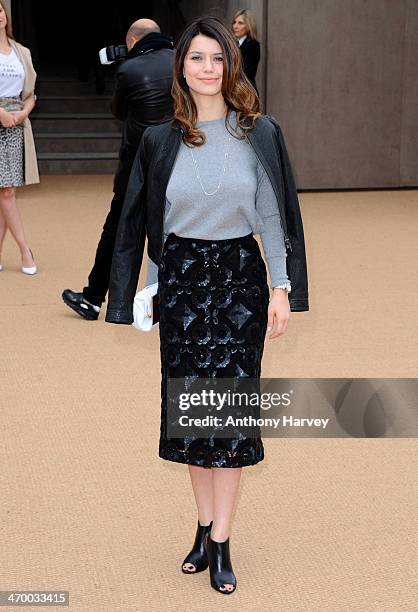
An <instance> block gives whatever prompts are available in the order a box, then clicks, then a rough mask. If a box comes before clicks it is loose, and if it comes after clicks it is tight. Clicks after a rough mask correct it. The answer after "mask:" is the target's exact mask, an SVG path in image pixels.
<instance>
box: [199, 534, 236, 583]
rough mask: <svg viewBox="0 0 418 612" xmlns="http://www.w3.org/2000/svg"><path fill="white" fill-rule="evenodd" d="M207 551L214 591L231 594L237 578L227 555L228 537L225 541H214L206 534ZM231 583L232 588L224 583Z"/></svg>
mask: <svg viewBox="0 0 418 612" xmlns="http://www.w3.org/2000/svg"><path fill="white" fill-rule="evenodd" d="M206 550H207V553H208V562H209V573H210V583H211V585H212V587H213V588H214V589H215V591H218V593H223V594H224V595H231V593H233V592H234V591H235V589H236V588H237V579H236V578H235V574H234V572H233V569H232V565H231V558H230V555H229V538H228V539H227V540H225V542H215V541H214V540H212V538H211V537H210V534H209V536H208V539H207V541H206ZM226 584H232V585H233V587H234V588H233V589H231V590H228V589H229V587H228V588H227V587H226V586H225V585H226Z"/></svg>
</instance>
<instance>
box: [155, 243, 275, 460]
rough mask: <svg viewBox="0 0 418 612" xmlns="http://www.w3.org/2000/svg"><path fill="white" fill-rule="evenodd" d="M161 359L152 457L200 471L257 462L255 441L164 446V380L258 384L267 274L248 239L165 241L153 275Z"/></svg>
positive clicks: (180, 441) (177, 441) (259, 447)
mask: <svg viewBox="0 0 418 612" xmlns="http://www.w3.org/2000/svg"><path fill="white" fill-rule="evenodd" d="M158 298H159V304H160V326H159V327H160V353H161V429H160V445H159V456H160V457H162V458H163V459H167V460H169V461H175V462H178V463H187V464H191V465H199V466H204V467H241V466H246V465H253V464H255V463H258V462H259V461H262V460H263V458H264V448H263V443H262V440H261V438H260V437H258V438H245V437H243V436H242V435H239V436H237V438H220V437H218V438H216V437H214V436H212V437H208V438H198V437H192V436H189V437H187V438H186V437H185V438H167V433H166V432H167V379H168V378H184V377H191V378H197V377H204V378H211V377H216V378H242V377H250V378H259V377H260V373H261V359H262V356H263V348H264V337H265V333H266V328H267V309H268V303H269V290H268V285H267V272H266V266H265V264H264V260H263V258H262V257H261V253H260V249H259V246H258V243H257V241H256V240H255V238H254V236H253V235H252V234H248V235H247V236H243V237H241V238H232V239H229V240H200V239H193V238H182V237H179V236H176V235H175V234H169V236H168V237H167V239H166V241H165V243H164V248H163V254H162V261H161V265H160V267H159V271H158Z"/></svg>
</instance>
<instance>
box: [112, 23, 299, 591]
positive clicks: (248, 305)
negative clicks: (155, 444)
mask: <svg viewBox="0 0 418 612" xmlns="http://www.w3.org/2000/svg"><path fill="white" fill-rule="evenodd" d="M172 94H173V98H174V119H173V121H170V122H167V123H165V124H162V125H159V126H152V127H149V128H147V130H146V131H145V132H144V136H143V138H142V141H141V144H140V147H139V149H138V152H137V155H136V158H135V161H134V165H133V168H132V172H131V176H130V179H129V184H128V189H127V193H126V197H125V202H124V207H123V211H122V216H121V220H120V223H119V227H118V235H117V238H116V245H115V251H114V255H113V263H112V271H111V279H110V289H109V302H108V308H107V313H106V321H108V322H112V323H125V324H130V323H132V304H133V299H134V295H135V290H136V285H137V282H138V277H139V272H140V268H141V264H142V259H143V252H144V245H145V237H148V254H149V256H150V258H151V259H152V260H153V261H154V263H156V264H157V265H158V301H159V309H160V330H159V331H160V354H161V366H162V368H161V372H162V379H161V392H162V398H161V399H162V401H161V430H160V446H159V456H160V457H161V458H163V459H166V460H168V461H174V462H177V463H183V464H187V465H188V469H189V474H190V478H191V483H192V487H193V492H194V495H195V500H196V506H197V514H198V522H197V530H196V535H195V541H194V544H193V547H192V549H191V551H190V552H189V554H188V555H187V556H186V558H185V559H184V561H183V564H182V567H181V569H182V572H183V573H185V574H191V573H196V572H200V571H202V570H205V569H207V568H208V567H209V573H210V582H211V586H212V587H213V588H214V589H215V590H216V591H218V592H220V593H223V594H230V593H233V592H234V590H235V589H236V584H237V581H236V577H235V575H234V572H233V570H232V564H231V559H230V552H229V532H230V527H231V521H232V513H233V510H234V507H235V504H236V500H237V494H238V489H239V482H240V476H241V471H242V467H244V466H250V465H255V464H256V463H258V462H260V461H262V460H263V458H264V450H263V444H262V441H261V438H260V436H259V435H251V436H249V435H248V433H247V434H245V433H244V432H243V431H242V430H240V429H239V427H238V429H237V428H235V429H234V432H233V434H234V435H231V433H230V434H229V437H221V436H219V430H216V428H215V430H213V429H212V428H211V427H210V426H209V427H207V428H205V427H203V428H202V427H201V426H199V425H197V429H196V428H193V427H188V428H187V429H186V428H183V430H182V431H181V432H180V433H178V427H177V430H176V432H177V433H174V434H173V433H172V431H173V427H174V429H176V425H178V421H179V419H180V417H181V416H182V415H183V414H184V413H179V408H180V409H181V407H180V404H179V401H178V400H179V399H180V398H179V396H178V392H179V391H180V392H181V393H182V394H183V393H184V392H185V391H187V392H188V393H190V389H192V388H193V385H195V384H196V383H199V382H201V381H203V385H204V386H205V385H206V383H208V385H206V386H205V389H206V391H207V390H208V386H209V390H212V388H213V387H214V385H215V382H216V380H215V379H222V378H228V379H232V381H233V384H234V385H235V384H238V383H239V382H240V381H246V380H249V379H254V380H255V381H257V380H259V378H260V372H261V358H262V354H263V346H264V339H265V334H266V331H267V329H268V326H269V330H271V334H270V338H278V337H280V336H281V335H282V334H283V333H285V330H286V327H287V323H288V320H289V316H290V311H291V310H296V311H298V310H299V311H306V310H308V284H307V268H306V258H305V246H304V235H303V225H302V219H301V215H300V209H299V202H298V198H297V192H296V187H295V184H294V180H293V175H292V171H291V166H290V162H289V158H288V155H287V151H286V146H285V143H284V139H283V134H282V132H281V129H280V126H279V124H278V123H277V122H276V121H275V120H274V119H273V118H270V117H267V116H263V115H261V114H260V112H259V101H258V97H257V96H256V93H255V91H254V89H253V88H252V87H250V86H249V85H248V81H247V79H245V77H244V73H243V69H242V63H241V60H240V56H239V50H238V47H237V45H236V43H235V41H234V38H233V36H232V34H231V33H230V32H229V30H228V29H227V28H226V27H225V26H224V25H223V23H222V22H221V21H220V20H219V19H217V18H211V17H208V18H202V19H199V20H197V21H196V22H194V23H192V24H191V25H190V26H188V28H187V29H186V30H185V32H184V33H183V35H182V37H181V38H180V40H179V42H178V44H177V48H176V59H175V64H174V74H173V88H172ZM233 114H234V116H236V123H235V125H233V126H232V125H231V124H230V123H229V119H230V117H232V116H233ZM213 122H215V123H217V125H218V126H219V128H220V132H219V133H220V135H221V137H222V136H223V137H224V140H225V142H226V143H228V140H229V145H228V144H226V147H228V146H230V144H231V142H230V141H231V140H233V145H232V148H231V150H233V151H234V154H235V155H237V156H242V159H243V160H245V161H247V160H252V162H251V164H250V166H249V167H250V168H251V171H250V172H251V174H253V170H254V169H255V168H256V166H257V167H258V164H260V165H261V166H262V167H263V168H264V171H265V172H266V175H267V179H266V180H267V182H268V180H269V182H270V184H271V188H272V191H273V192H274V193H273V196H275V197H276V202H275V203H276V204H277V208H276V209H275V210H274V211H273V215H272V216H275V217H277V216H279V217H280V223H279V224H278V225H277V226H276V227H277V228H278V231H277V234H276V235H275V238H276V241H277V243H278V244H279V242H280V245H281V248H283V250H284V249H285V250H286V252H287V274H288V278H289V280H290V283H291V293H290V295H291V296H292V297H291V298H290V300H289V298H288V289H287V288H284V287H277V288H274V289H273V295H272V297H271V298H270V295H269V289H268V285H267V273H266V267H265V264H264V261H263V258H262V257H261V254H260V251H259V247H258V243H257V241H256V240H255V238H254V236H253V235H252V233H250V234H246V235H242V234H240V233H239V235H238V236H236V235H235V234H234V227H233V226H232V227H221V228H220V229H221V230H222V232H221V233H222V234H229V232H230V233H231V237H228V238H226V239H224V238H220V239H218V238H217V236H214V235H210V236H209V235H208V236H207V238H205V237H202V236H201V235H199V236H196V237H195V235H191V236H189V235H187V233H186V235H178V234H175V233H169V235H168V237H167V238H166V240H165V241H164V240H163V236H164V224H165V222H166V219H165V203H166V194H167V192H168V191H169V189H170V190H171V191H170V193H171V195H170V198H171V200H172V205H173V203H174V204H177V205H178V209H177V210H178V211H179V214H180V215H183V218H184V221H185V222H188V221H190V220H192V221H193V219H196V221H195V223H194V226H193V227H194V230H193V232H194V234H199V233H200V232H199V230H200V228H199V219H202V220H203V216H205V221H207V219H206V218H211V215H212V218H214V217H213V214H214V211H215V210H216V212H217V213H219V208H218V207H213V206H212V203H213V200H211V197H212V196H213V195H214V194H215V192H216V191H217V190H218V189H219V186H220V184H221V182H222V180H223V181H224V182H223V184H222V190H223V191H222V194H223V196H222V198H221V199H220V200H218V203H219V206H220V207H221V210H223V208H222V207H226V208H225V213H226V209H228V214H230V213H231V210H232V211H234V213H236V215H240V214H242V211H241V209H240V203H241V200H242V195H240V191H239V190H240V189H242V190H247V192H246V193H245V196H246V198H247V199H248V184H250V185H253V188H254V193H253V192H251V193H253V195H254V200H253V205H254V206H255V202H256V198H255V187H256V186H257V184H256V181H257V179H256V177H255V176H248V177H246V178H248V179H251V180H249V183H248V184H245V185H242V184H241V183H240V182H239V181H238V183H237V181H236V178H234V174H233V173H232V174H231V173H230V174H228V173H227V172H226V166H225V165H224V159H226V153H225V156H223V155H221V153H222V151H220V152H218V151H217V150H215V160H214V159H213V156H212V157H210V155H209V154H210V152H211V151H212V150H213V148H212V149H211V146H212V145H211V140H210V137H208V133H207V130H208V129H209V127H208V124H210V123H213ZM202 123H203V125H206V126H207V127H206V128H205V129H203V128H201V127H199V125H201V124H202ZM215 123H213V125H215ZM205 130H206V131H205ZM217 133H218V132H217ZM234 138H235V140H234ZM247 145H251V146H247ZM193 151H195V153H193ZM197 153H199V159H200V161H201V162H202V163H201V165H200V166H199V168H200V170H199V173H197V172H195V170H196V167H194V166H193V163H192V159H194V157H193V156H194V155H196V156H197ZM208 155H209V157H207V156H208ZM205 156H206V157H205ZM205 159H207V160H208V161H210V163H211V164H215V166H216V169H215V170H214V172H213V176H210V173H209V176H208V175H207V173H205V169H206V167H205ZM240 159H241V157H240ZM217 161H218V163H216V162H217ZM181 164H183V166H182V165H181ZM215 166H212V167H215ZM217 166H219V168H218V167H217ZM222 166H223V168H222ZM181 169H183V170H184V169H186V171H188V172H189V178H188V179H187V181H184V182H183V183H182V182H181V181H179V180H177V182H175V181H174V183H173V179H175V177H176V176H177V177H179V176H183V175H182V174H181V172H180V171H181ZM200 172H201V174H202V176H201V175H200ZM254 172H255V170H254ZM205 174H206V176H205ZM219 176H220V177H221V178H220V180H219V181H218V177H219ZM202 178H203V179H205V180H206V183H205V185H203V184H202ZM253 179H254V180H253ZM216 181H218V187H216V188H215V190H214V191H213V189H211V188H210V187H209V186H208V183H211V184H216ZM173 185H175V187H173ZM206 187H207V188H208V191H207V190H206ZM202 190H203V193H204V194H205V195H207V196H208V198H207V199H206V200H205V198H204V197H203V196H202ZM231 193H233V194H234V195H232V197H231V196H230V194H231ZM228 196H230V197H228ZM193 197H194V198H195V199H193ZM273 199H274V197H273ZM202 201H203V207H204V208H202V209H199V211H200V213H201V214H200V217H199V215H196V214H193V213H195V210H197V209H196V208H195V207H196V206H197V205H198V204H199V205H200V206H202ZM183 204H186V206H182V205H183ZM194 208H195V210H193V209H194ZM185 210H186V215H185V216H184V211H185ZM187 210H189V211H190V214H189V217H188V216H187V215H188V213H187ZM239 220H240V221H241V219H239ZM201 225H204V224H203V223H201ZM205 227H207V224H206V226H205ZM209 233H210V232H209ZM170 379H176V381H179V384H180V390H179V388H178V387H177V389H173V387H172V386H171V387H170V388H169V385H170ZM182 385H183V387H182ZM235 390H236V387H235V386H234V391H235ZM173 391H174V395H173ZM176 392H177V395H176ZM173 399H174V401H173ZM211 408H213V406H211ZM233 408H234V407H233ZM200 409H201V406H199V407H196V409H195V407H194V406H192V407H189V409H188V415H189V416H190V417H195V416H196V415H197V414H199V415H202V411H201V410H200ZM206 412H207V414H208V415H210V414H213V412H212V411H211V410H209V411H206ZM205 429H206V431H205ZM217 432H218V435H216V433H217Z"/></svg>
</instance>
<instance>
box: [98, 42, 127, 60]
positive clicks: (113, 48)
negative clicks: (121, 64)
mask: <svg viewBox="0 0 418 612" xmlns="http://www.w3.org/2000/svg"><path fill="white" fill-rule="evenodd" d="M127 55H128V47H127V46H126V45H110V46H109V47H103V49H100V51H99V58H100V63H101V64H104V65H106V64H113V62H117V61H120V60H124V59H125V58H126V57H127Z"/></svg>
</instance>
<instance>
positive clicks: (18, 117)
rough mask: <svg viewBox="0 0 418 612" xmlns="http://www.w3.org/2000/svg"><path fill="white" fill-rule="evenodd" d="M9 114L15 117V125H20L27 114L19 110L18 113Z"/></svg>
mask: <svg viewBox="0 0 418 612" xmlns="http://www.w3.org/2000/svg"><path fill="white" fill-rule="evenodd" d="M10 114H11V115H13V116H14V117H15V119H16V125H20V124H21V123H23V122H24V120H25V119H26V117H27V114H26V113H25V111H23V110H20V111H10Z"/></svg>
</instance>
